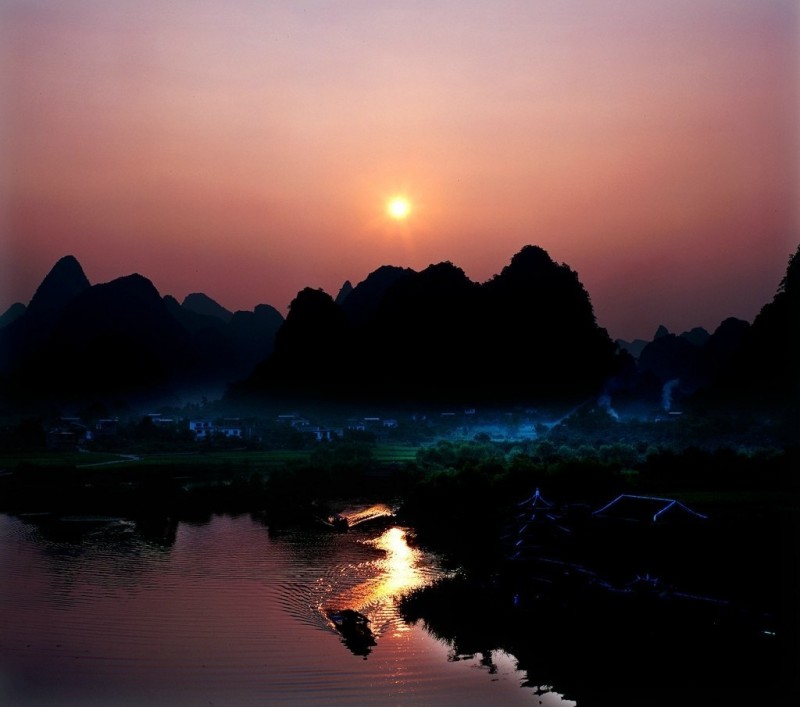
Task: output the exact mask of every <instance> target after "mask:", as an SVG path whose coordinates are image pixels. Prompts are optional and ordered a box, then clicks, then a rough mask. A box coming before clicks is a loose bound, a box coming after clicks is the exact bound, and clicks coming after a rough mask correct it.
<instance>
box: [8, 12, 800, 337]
mask: <svg viewBox="0 0 800 707" xmlns="http://www.w3.org/2000/svg"><path fill="white" fill-rule="evenodd" d="M799 23H800V19H799V17H798V6H797V3H796V2H795V1H794V0H759V1H758V2H753V1H750V0H649V1H648V2H641V0H603V1H593V0H542V1H541V2H521V1H511V0H497V1H496V2H491V3H487V2H483V1H478V0H442V1H437V0H434V1H432V2H429V1H425V2H423V1H422V0H419V1H417V0H405V1H403V2H400V1H397V2H394V1H392V0H388V1H384V2H375V3H373V2H357V1H356V0H340V1H338V2H333V1H321V0H319V1H316V2H310V1H305V2H304V1H302V0H292V1H289V0H286V1H281V0H276V1H275V2H269V3H264V2H257V1H256V0H229V1H228V2H224V3H222V2H212V1H211V0H201V1H191V2H190V1H189V0H172V1H171V2H168V3H164V2H160V1H156V0H137V1H136V2H129V1H127V0H126V1H117V2H115V1H113V0H106V1H105V2H101V1H100V0H75V1H74V2H69V3H64V2H61V1H55V0H40V1H38V2H35V3H32V2H29V1H23V0H0V53H1V54H0V97H2V99H3V104H4V111H3V113H4V117H3V118H2V122H0V184H1V185H2V190H0V310H5V308H6V307H7V306H9V305H10V304H11V303H12V302H14V301H23V302H27V301H28V300H29V299H30V297H31V296H32V294H33V292H34V290H35V287H36V285H37V284H38V282H39V281H40V280H41V279H42V277H43V276H44V275H45V274H46V273H47V271H48V270H49V269H50V267H51V266H52V265H53V264H54V263H55V261H56V260H57V259H58V258H59V257H61V256H63V255H66V254H73V255H75V256H76V257H77V258H78V260H79V261H80V262H81V263H82V265H83V266H84V269H85V271H86V274H87V276H88V277H89V279H90V280H91V281H92V282H93V283H94V282H104V281H107V280H110V279H113V278H115V277H118V276H120V275H126V274H129V273H131V272H140V273H141V274H143V275H145V276H147V277H149V278H150V279H152V280H153V282H154V284H155V285H156V287H157V288H158V289H159V291H160V292H161V293H162V294H172V295H174V296H176V297H178V298H179V299H182V297H183V296H185V295H186V294H188V293H190V292H196V291H203V292H205V293H207V294H208V295H210V296H211V297H213V298H214V299H216V300H217V301H219V302H220V303H221V304H223V305H224V306H226V307H228V308H229V309H252V308H253V306H254V305H256V304H258V303H262V302H263V303H269V304H272V305H274V306H275V307H277V308H278V309H280V310H282V311H284V312H285V311H286V308H287V305H288V304H289V302H290V301H291V299H292V298H293V297H294V295H295V294H296V293H297V291H298V290H299V289H301V288H302V287H305V286H312V287H322V288H324V289H325V290H326V291H328V292H330V293H331V294H332V295H335V294H336V292H337V291H338V289H339V287H340V286H341V284H342V283H343V282H344V280H346V279H349V280H351V281H352V282H353V283H354V284H355V283H356V282H358V281H360V280H362V279H363V278H364V277H366V275H367V274H368V273H369V272H370V271H371V270H374V269H375V268H377V267H378V266H380V265H382V264H392V265H401V266H407V267H413V268H416V269H421V268H424V267H425V266H427V265H428V264H430V263H433V262H439V261H441V260H451V261H452V262H454V263H455V264H456V265H458V266H460V267H462V268H463V269H464V270H465V272H466V273H467V275H468V276H470V277H471V278H472V279H473V280H476V281H484V280H486V279H488V278H489V277H491V276H492V275H493V274H495V273H497V272H499V270H500V269H501V268H502V267H503V266H504V265H505V264H506V263H507V262H508V261H509V260H510V258H511V256H512V255H513V254H514V253H515V252H517V251H518V250H519V249H520V248H521V247H522V246H523V245H525V244H529V243H530V244H536V245H540V246H542V247H543V248H545V249H546V250H547V251H548V252H549V253H550V255H551V256H552V257H553V258H554V259H555V260H557V261H559V262H566V263H568V264H569V265H570V266H571V267H572V268H574V269H575V270H577V271H578V273H579V275H580V278H581V280H582V281H583V283H584V285H585V286H586V288H587V290H588V291H589V293H590V295H591V297H592V302H593V304H594V307H595V312H596V314H597V319H598V322H599V323H600V324H601V325H602V326H605V327H606V328H608V330H609V332H610V333H611V335H612V336H615V337H616V336H619V337H623V338H633V337H637V336H640V337H648V338H649V337H651V336H652V334H653V333H654V331H655V328H656V327H657V326H658V325H659V324H662V323H663V324H665V325H667V326H668V327H669V328H670V329H671V330H675V331H678V332H680V331H682V330H684V329H688V328H691V327H693V326H705V327H707V328H710V329H713V328H714V327H716V326H717V324H719V322H720V321H721V319H723V318H725V317H727V316H738V317H742V318H745V319H748V320H752V317H753V316H754V315H755V314H756V313H757V312H758V310H759V308H760V307H761V306H762V305H763V304H765V303H766V302H767V301H769V300H770V299H771V298H772V295H773V294H774V292H775V289H776V287H777V285H778V283H779V282H780V279H781V277H782V275H783V273H784V271H785V267H786V263H787V261H788V257H789V255H790V254H791V253H792V252H793V251H794V249H795V248H796V246H797V243H798V242H800V216H799V214H798V203H800V188H799V184H800V182H799V181H798V147H799V145H798V134H799V133H800V124H799V123H798V109H799V106H798V84H799V80H798V78H799V77H798V61H799V59H798V57H800V24H799ZM398 194H402V195H404V196H405V197H406V198H407V199H408V201H409V203H410V205H411V211H410V213H409V214H408V217H407V218H404V219H393V218H391V217H390V215H389V214H388V213H387V203H388V201H389V200H390V199H391V198H392V197H393V196H395V195H398Z"/></svg>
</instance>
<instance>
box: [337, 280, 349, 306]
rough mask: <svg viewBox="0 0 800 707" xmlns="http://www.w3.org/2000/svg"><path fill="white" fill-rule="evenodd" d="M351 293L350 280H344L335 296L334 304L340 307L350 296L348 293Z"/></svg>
mask: <svg viewBox="0 0 800 707" xmlns="http://www.w3.org/2000/svg"><path fill="white" fill-rule="evenodd" d="M352 291H353V283H351V282H350V280H345V281H344V284H343V285H342V286H341V288H339V294H337V295H336V299H335V300H334V302H336V304H338V305H340V306H341V305H342V304H343V303H344V301H345V300H346V299H347V298H348V297H349V296H350V293H351V292H352Z"/></svg>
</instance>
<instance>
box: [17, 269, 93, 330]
mask: <svg viewBox="0 0 800 707" xmlns="http://www.w3.org/2000/svg"><path fill="white" fill-rule="evenodd" d="M89 286H90V283H89V280H88V279H87V278H86V275H85V274H84V272H83V268H82V267H81V265H80V263H79V262H78V261H77V259H76V258H75V257H74V256H72V255H66V256H64V257H63V258H61V260H59V261H58V262H57V263H56V264H55V265H54V266H53V269H52V270H51V271H50V272H49V273H48V274H47V276H46V277H45V278H44V280H42V284H41V285H39V287H38V289H37V290H36V293H35V294H34V295H33V299H31V301H30V304H29V305H28V309H27V312H26V314H27V316H28V318H33V317H37V318H39V317H53V316H55V315H57V314H58V313H59V312H61V311H62V310H63V309H64V308H65V307H66V306H67V304H68V303H69V302H70V300H72V298H73V297H75V296H76V295H78V294H80V293H81V292H83V291H84V290H86V289H88V288H89Z"/></svg>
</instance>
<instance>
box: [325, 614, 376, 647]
mask: <svg viewBox="0 0 800 707" xmlns="http://www.w3.org/2000/svg"><path fill="white" fill-rule="evenodd" d="M328 618H329V619H330V620H331V622H332V623H333V625H334V626H335V627H336V630H337V631H338V632H339V633H340V634H342V637H343V639H344V643H345V645H346V646H347V647H348V648H349V649H350V650H351V651H352V652H353V653H355V654H356V655H363V656H364V657H366V656H367V655H368V654H369V653H370V651H371V649H372V646H374V645H376V642H375V636H374V635H373V634H372V630H371V629H370V627H369V619H368V618H367V617H366V616H364V614H362V613H361V612H359V611H355V610H353V609H342V610H341V611H330V612H328Z"/></svg>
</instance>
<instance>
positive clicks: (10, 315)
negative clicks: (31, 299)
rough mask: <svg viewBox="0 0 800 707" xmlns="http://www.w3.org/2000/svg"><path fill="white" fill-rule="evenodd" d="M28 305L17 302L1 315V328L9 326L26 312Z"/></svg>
mask: <svg viewBox="0 0 800 707" xmlns="http://www.w3.org/2000/svg"><path fill="white" fill-rule="evenodd" d="M25 310H26V307H25V305H24V304H22V302H15V303H14V304H12V305H11V306H10V307H9V308H8V309H7V310H6V311H5V312H3V314H2V315H0V329H2V328H3V327H7V326H8V325H9V324H11V322H13V321H16V320H17V319H19V318H20V317H21V316H22V315H23V314H25Z"/></svg>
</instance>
